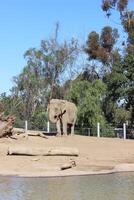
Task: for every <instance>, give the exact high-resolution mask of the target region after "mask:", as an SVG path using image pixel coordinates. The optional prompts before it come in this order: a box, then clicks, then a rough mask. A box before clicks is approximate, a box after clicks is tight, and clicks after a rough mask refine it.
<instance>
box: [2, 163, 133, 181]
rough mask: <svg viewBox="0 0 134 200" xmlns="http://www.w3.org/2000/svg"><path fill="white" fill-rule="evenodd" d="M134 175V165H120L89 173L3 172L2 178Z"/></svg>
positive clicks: (68, 171) (67, 171) (74, 171)
mask: <svg viewBox="0 0 134 200" xmlns="http://www.w3.org/2000/svg"><path fill="white" fill-rule="evenodd" d="M127 172H130V173H134V164H127V163H124V164H119V165H116V166H115V167H114V168H113V169H111V170H107V169H106V170H97V171H93V170H89V171H88V170H87V171H79V170H72V169H68V170H65V171H64V170H63V171H47V172H45V173H44V172H43V173H40V172H38V173H37V172H36V173H28V172H23V173H15V172H3V173H0V176H5V177H8V176H9V177H16V178H60V177H74V176H90V175H109V174H115V173H127Z"/></svg>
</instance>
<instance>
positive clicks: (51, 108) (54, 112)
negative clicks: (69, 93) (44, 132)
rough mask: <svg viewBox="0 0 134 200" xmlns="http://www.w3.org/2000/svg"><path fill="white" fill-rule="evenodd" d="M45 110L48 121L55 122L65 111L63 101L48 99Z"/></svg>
mask: <svg viewBox="0 0 134 200" xmlns="http://www.w3.org/2000/svg"><path fill="white" fill-rule="evenodd" d="M47 111H48V114H49V119H50V121H51V122H52V123H56V122H57V120H59V119H61V117H62V115H63V114H64V113H65V112H66V108H65V101H64V100H63V101H62V100H59V99H52V100H50V102H49V104H48V107H47Z"/></svg>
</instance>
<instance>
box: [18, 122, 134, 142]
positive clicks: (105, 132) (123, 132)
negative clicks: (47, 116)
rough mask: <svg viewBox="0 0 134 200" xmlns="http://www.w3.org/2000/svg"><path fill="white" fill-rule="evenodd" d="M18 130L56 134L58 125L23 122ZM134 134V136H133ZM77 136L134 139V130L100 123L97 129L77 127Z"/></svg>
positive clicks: (125, 125)
mask: <svg viewBox="0 0 134 200" xmlns="http://www.w3.org/2000/svg"><path fill="white" fill-rule="evenodd" d="M15 127H16V128H23V129H24V130H25V132H27V130H37V131H44V133H47V134H49V133H52V134H56V125H55V124H52V123H50V122H49V121H48V122H46V124H44V126H43V127H41V128H37V127H36V126H35V125H34V126H33V124H31V122H29V121H27V120H26V121H23V122H22V123H21V124H20V125H17V126H15ZM132 133H133V134H132ZM75 134H78V135H85V136H95V137H98V138H99V137H118V138H123V139H124V140H125V139H127V138H130V139H134V129H129V128H128V126H127V124H126V123H123V125H122V127H120V128H114V127H111V128H103V127H102V126H101V124H100V123H99V122H97V123H96V127H93V128H89V127H86V128H85V127H77V126H76V127H75Z"/></svg>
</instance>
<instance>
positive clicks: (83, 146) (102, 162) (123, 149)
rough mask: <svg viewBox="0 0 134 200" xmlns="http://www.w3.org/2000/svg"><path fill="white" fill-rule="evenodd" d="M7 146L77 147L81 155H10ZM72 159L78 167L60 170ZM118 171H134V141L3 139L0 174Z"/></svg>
mask: <svg viewBox="0 0 134 200" xmlns="http://www.w3.org/2000/svg"><path fill="white" fill-rule="evenodd" d="M8 147H25V148H47V147H75V148H77V149H78V150H79V156H78V157H73V156H15V155H12V156H11V155H7V150H8ZM71 160H74V161H75V162H76V167H73V168H71V169H67V170H63V171H61V170H60V167H61V165H63V164H65V163H69V162H70V161H71ZM118 171H134V140H123V139H117V138H113V139H110V138H95V137H88V136H78V135H75V136H67V137H56V136H48V139H45V138H41V137H34V136H29V137H28V139H26V138H24V137H22V136H21V135H20V136H19V137H18V139H17V140H14V139H10V138H1V139H0V175H19V176H67V175H83V174H101V173H112V172H118Z"/></svg>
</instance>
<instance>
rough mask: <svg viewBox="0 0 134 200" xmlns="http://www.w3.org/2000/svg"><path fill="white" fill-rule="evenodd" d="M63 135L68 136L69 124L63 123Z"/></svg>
mask: <svg viewBox="0 0 134 200" xmlns="http://www.w3.org/2000/svg"><path fill="white" fill-rule="evenodd" d="M63 135H65V136H66V135H67V123H64V122H63Z"/></svg>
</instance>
